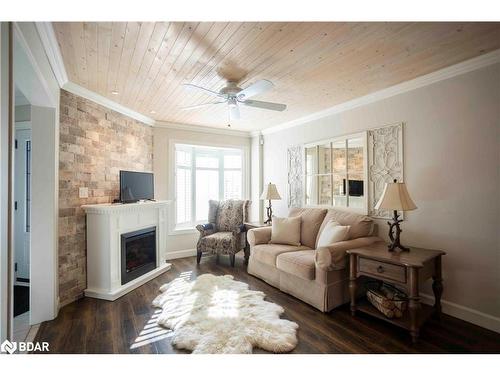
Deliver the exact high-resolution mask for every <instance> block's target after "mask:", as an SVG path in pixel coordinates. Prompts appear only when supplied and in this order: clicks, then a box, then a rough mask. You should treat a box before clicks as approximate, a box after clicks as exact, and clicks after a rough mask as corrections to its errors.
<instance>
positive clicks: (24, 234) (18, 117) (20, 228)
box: [13, 87, 31, 341]
mask: <svg viewBox="0 0 500 375" xmlns="http://www.w3.org/2000/svg"><path fill="white" fill-rule="evenodd" d="M14 106H15V107H14V108H15V111H14V121H15V122H14V140H13V141H14V145H13V146H14V147H13V150H14V168H13V169H14V171H13V185H14V218H13V219H14V220H13V222H14V223H13V224H14V225H13V226H14V228H13V229H14V249H13V250H14V290H13V297H14V298H13V310H14V311H13V317H14V324H13V334H14V339H15V340H16V341H24V340H25V338H26V336H27V335H28V332H29V329H30V251H31V104H30V103H29V101H28V99H26V96H25V95H24V94H23V93H22V91H21V90H20V89H19V88H18V87H15V96H14Z"/></svg>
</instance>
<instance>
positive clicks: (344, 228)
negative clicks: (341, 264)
mask: <svg viewBox="0 0 500 375" xmlns="http://www.w3.org/2000/svg"><path fill="white" fill-rule="evenodd" d="M350 228H351V226H350V225H340V224H339V223H337V222H336V221H333V220H330V221H329V222H328V223H326V225H325V227H324V228H323V230H322V231H321V233H320V234H319V236H318V244H317V246H316V247H317V248H320V247H321V246H329V245H332V244H334V243H335V242H339V241H345V240H347V239H348V238H349V229H350Z"/></svg>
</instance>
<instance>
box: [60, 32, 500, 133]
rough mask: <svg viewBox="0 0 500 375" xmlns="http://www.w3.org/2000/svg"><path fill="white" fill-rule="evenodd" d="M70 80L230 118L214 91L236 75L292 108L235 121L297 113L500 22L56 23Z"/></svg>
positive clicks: (188, 117) (157, 108)
mask: <svg viewBox="0 0 500 375" xmlns="http://www.w3.org/2000/svg"><path fill="white" fill-rule="evenodd" d="M54 30H55V32H56V36H57V40H58V42H59V46H60V49H61V52H62V55H63V59H64V64H65V67H66V70H67V73H68V76H69V80H70V81H72V82H74V83H77V84H79V85H81V86H83V87H85V88H87V89H89V90H91V91H94V92H96V93H98V94H100V95H103V96H105V97H107V98H109V99H111V100H114V101H116V102H118V103H120V104H122V105H124V106H126V107H129V108H131V109H133V110H135V111H138V112H140V113H142V114H144V115H146V116H149V117H152V118H154V119H155V120H161V121H168V122H173V123H184V124H194V125H202V126H212V127H226V126H227V124H228V111H227V108H226V107H225V106H213V107H210V108H203V109H198V110H191V111H181V110H180V108H181V107H183V106H190V105H195V104H201V103H206V102H209V101H213V98H210V97H208V96H207V95H204V94H203V93H197V92H193V91H191V90H186V89H185V88H183V87H182V86H181V83H194V84H197V85H200V86H203V87H207V88H210V89H212V90H216V91H218V90H219V89H220V88H222V87H223V86H224V85H225V83H226V81H227V80H228V79H230V80H236V81H238V82H239V86H240V87H243V88H244V87H246V86H247V85H249V84H250V83H252V82H254V81H256V80H258V79H263V78H265V79H268V80H271V81H272V82H273V83H274V84H275V88H274V89H273V90H272V91H270V92H267V93H265V94H262V95H259V96H258V97H257V96H256V97H254V99H256V100H266V101H273V102H278V103H285V104H287V105H288V108H287V110H286V111H284V112H272V111H266V110H262V109H256V108H248V107H246V108H241V119H240V120H235V121H231V125H232V126H231V127H232V128H233V129H240V130H247V131H252V130H258V129H263V128H267V127H270V126H273V125H278V124H280V123H283V122H287V121H290V120H294V119H297V118H300V117H302V116H306V115H309V114H311V113H313V112H316V111H320V110H323V109H326V108H329V107H331V106H333V105H336V104H339V103H342V102H345V101H348V100H351V99H354V98H356V97H360V96H363V95H366V94H369V93H371V92H374V91H377V90H380V89H383V88H387V87H389V86H392V85H395V84H397V83H400V82H404V81H407V80H410V79H413V78H415V77H418V76H421V75H424V74H427V73H430V72H433V71H436V70H438V69H441V68H444V67H446V66H449V65H453V64H455V63H458V62H461V61H464V60H467V59H470V58H472V57H475V56H478V55H481V54H484V53H487V52H490V51H493V50H495V49H498V48H500V23H450V22H442V23H307V22H304V23H288V22H284V23H269V22H264V23H256V22H245V23H236V22H230V23H219V22H216V23H211V22H201V23H191V22H186V23H176V22H174V23H168V22H156V23H148V22H112V23H111V22H77V23H59V22H57V23H54Z"/></svg>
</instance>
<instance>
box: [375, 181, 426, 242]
mask: <svg viewBox="0 0 500 375" xmlns="http://www.w3.org/2000/svg"><path fill="white" fill-rule="evenodd" d="M375 208H376V209H385V210H394V216H393V218H392V222H390V221H388V222H387V224H389V238H390V239H391V241H392V242H391V243H390V244H389V251H394V250H395V249H396V248H399V249H401V250H402V251H410V249H409V248H407V247H404V246H403V245H401V243H400V242H399V236H400V234H401V232H402V230H401V228H400V227H399V223H401V222H402V221H403V220H399V215H398V211H411V210H414V209H416V208H417V206H416V205H415V203H413V201H412V200H411V198H410V194H408V190H406V185H405V183H404V182H397V180H394V182H391V183H386V184H385V187H384V191H383V192H382V197H380V200H379V201H378V202H377V204H376V205H375ZM394 232H395V233H394Z"/></svg>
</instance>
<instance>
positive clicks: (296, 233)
mask: <svg viewBox="0 0 500 375" xmlns="http://www.w3.org/2000/svg"><path fill="white" fill-rule="evenodd" d="M300 226H301V220H300V218H299V217H276V216H273V221H272V231H271V241H269V243H273V244H283V245H294V246H300Z"/></svg>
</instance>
